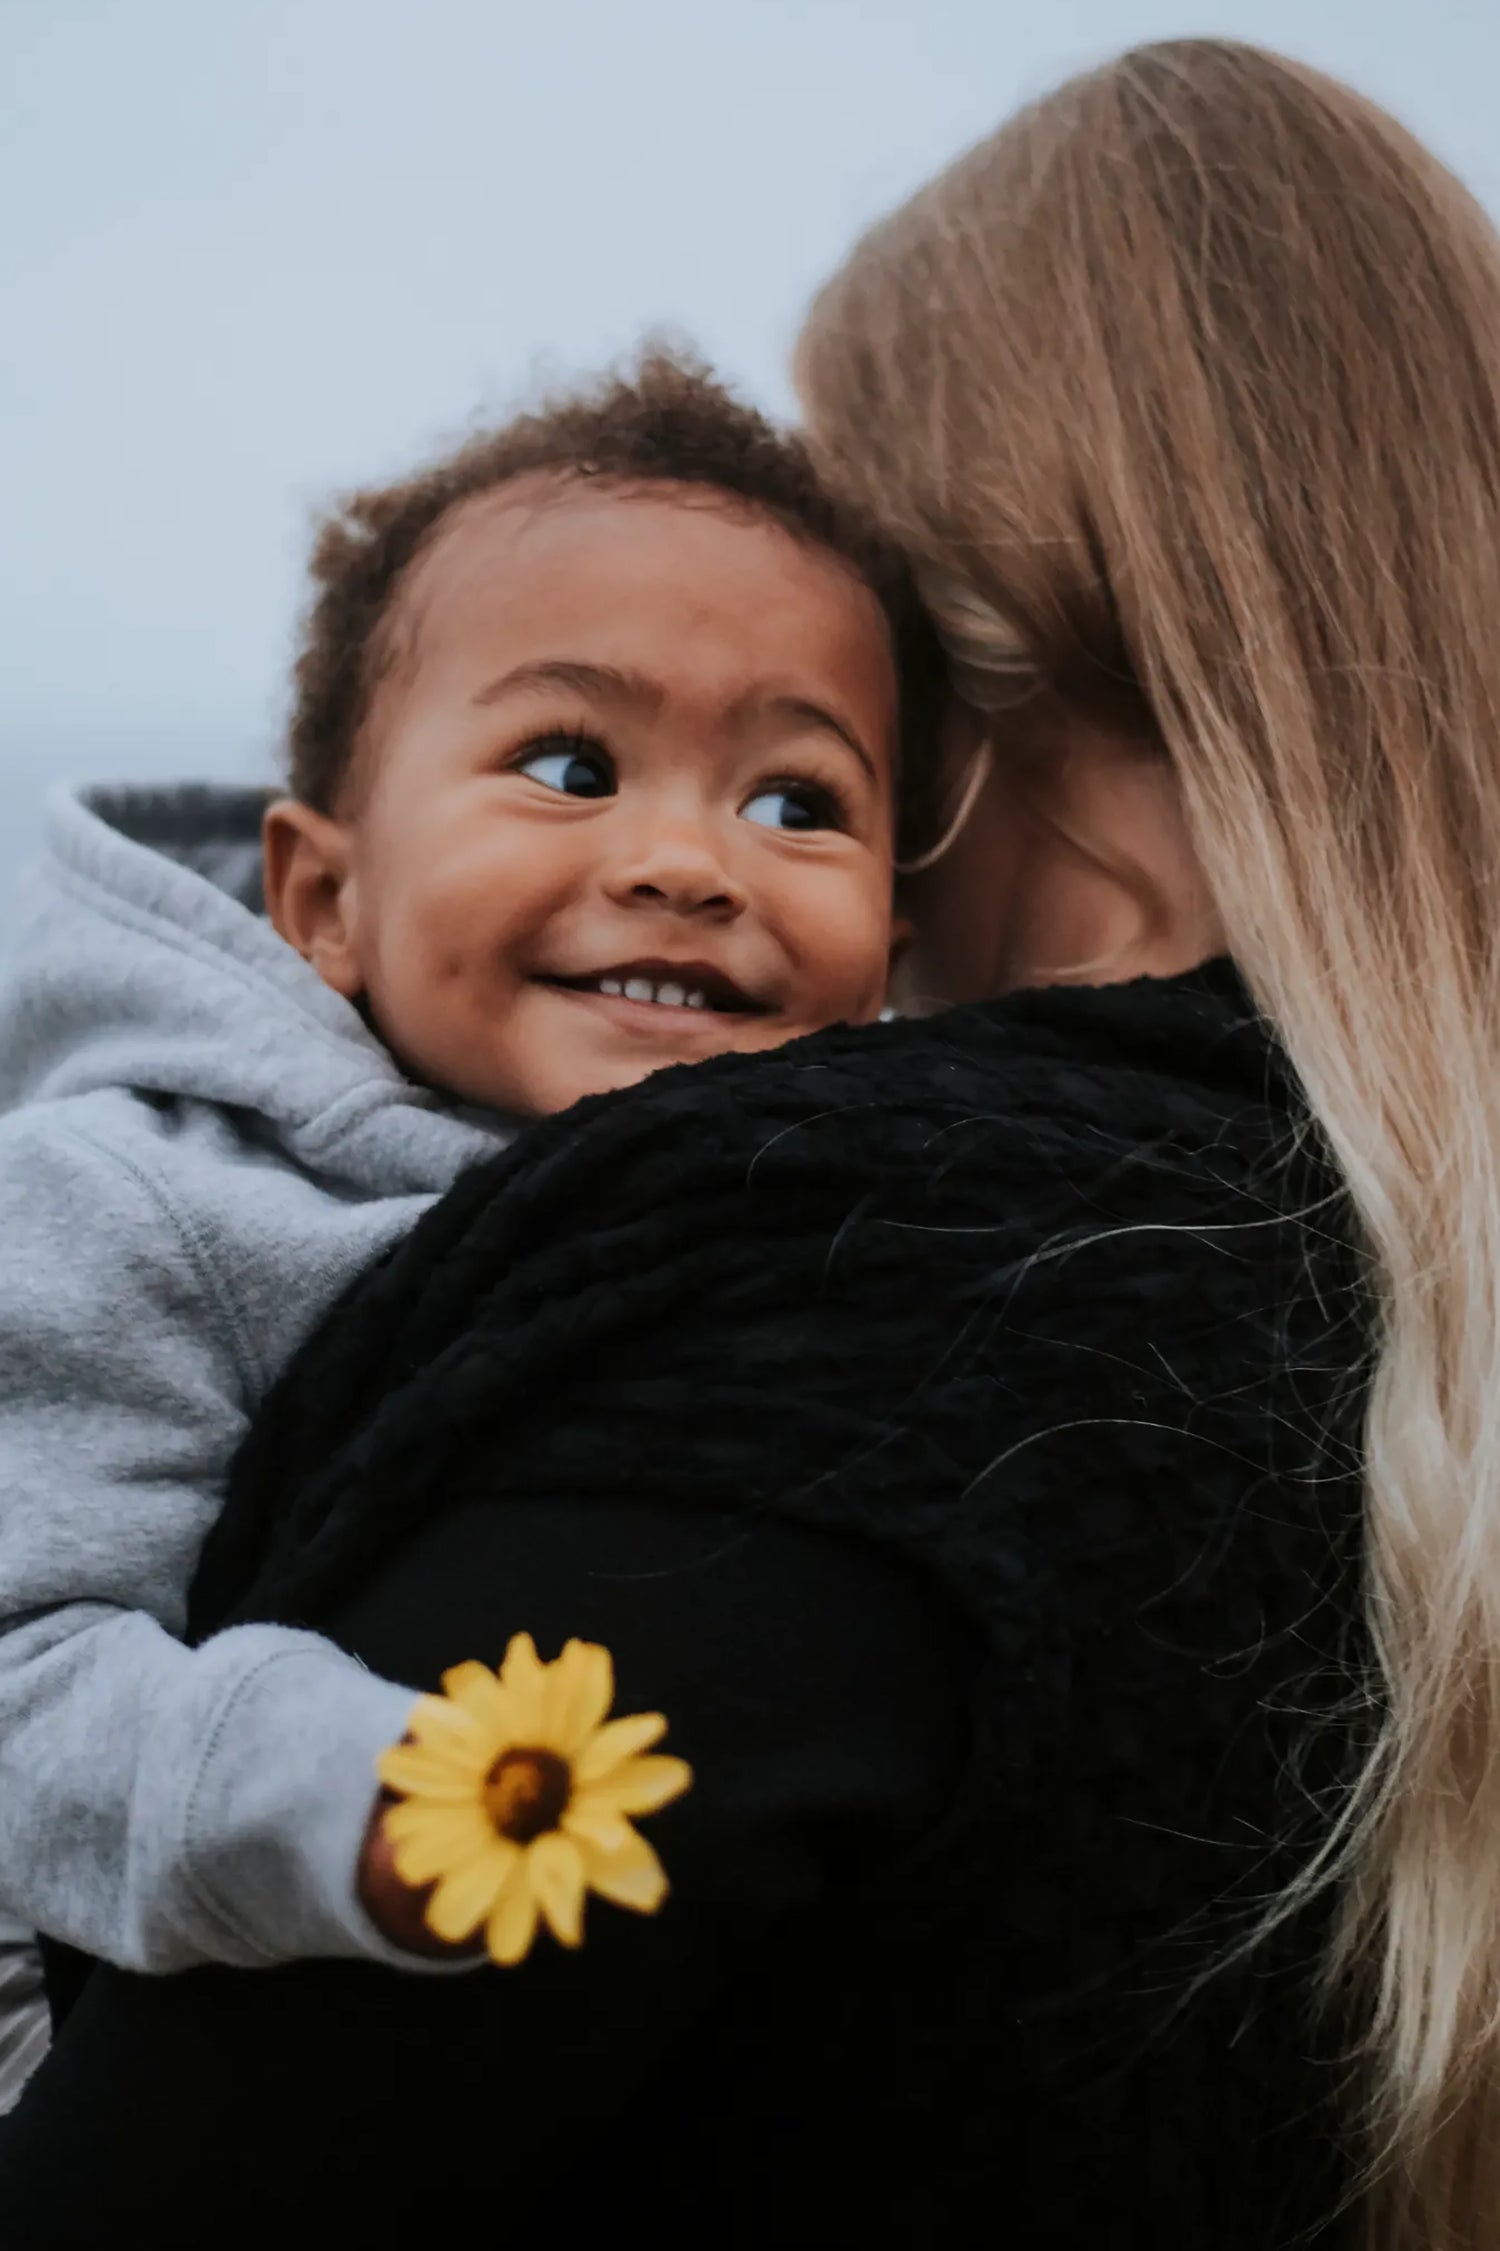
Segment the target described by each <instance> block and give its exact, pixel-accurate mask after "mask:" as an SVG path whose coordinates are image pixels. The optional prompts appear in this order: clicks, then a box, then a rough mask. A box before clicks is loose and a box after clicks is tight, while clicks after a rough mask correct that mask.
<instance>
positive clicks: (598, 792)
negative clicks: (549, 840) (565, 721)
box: [516, 735, 615, 797]
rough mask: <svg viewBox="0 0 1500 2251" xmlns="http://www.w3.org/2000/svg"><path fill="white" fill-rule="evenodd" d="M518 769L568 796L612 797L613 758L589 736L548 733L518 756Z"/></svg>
mask: <svg viewBox="0 0 1500 2251" xmlns="http://www.w3.org/2000/svg"><path fill="white" fill-rule="evenodd" d="M516 772H517V773H518V774H526V775H529V777H530V778H531V780H532V781H534V782H540V783H541V784H542V786H543V788H545V789H555V790H560V791H561V792H562V794H563V795H564V796H565V797H613V796H614V794H615V769H614V761H613V760H612V759H611V757H610V755H609V752H608V751H607V750H605V749H604V748H603V747H602V746H601V745H600V744H598V743H595V742H590V741H589V739H588V737H587V736H586V735H546V736H544V737H543V738H542V740H541V741H540V742H537V743H534V744H533V745H532V747H531V749H530V750H528V751H527V752H526V754H525V756H524V757H522V758H519V759H517V761H516Z"/></svg>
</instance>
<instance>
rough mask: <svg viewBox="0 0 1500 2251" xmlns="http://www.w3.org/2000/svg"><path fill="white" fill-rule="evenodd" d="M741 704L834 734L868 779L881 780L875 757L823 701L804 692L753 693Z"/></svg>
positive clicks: (778, 717) (843, 720)
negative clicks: (764, 694) (773, 694)
mask: <svg viewBox="0 0 1500 2251" xmlns="http://www.w3.org/2000/svg"><path fill="white" fill-rule="evenodd" d="M740 708H741V709H742V710H743V709H745V708H753V709H754V710H755V711H756V712H762V711H764V712H768V713H770V715H771V716H772V718H775V719H794V720H797V721H798V722H799V723H800V724H802V725H804V726H811V727H817V728H820V729H821V730H822V731H823V732H824V733H825V734H829V735H837V736H838V738H839V741H840V742H841V743H843V745H844V746H845V748H846V749H848V750H852V751H853V753H854V755H855V757H856V758H857V759H858V760H859V762H860V764H861V766H863V767H864V769H865V772H866V773H867V774H868V775H869V777H870V779H871V781H872V782H878V781H879V780H880V776H879V774H878V773H877V771H876V768H875V761H874V759H873V758H872V757H871V756H870V753H869V752H868V751H867V750H866V748H865V746H864V744H863V743H862V742H861V741H860V739H859V736H858V735H857V734H856V733H855V731H854V729H853V727H852V726H851V725H850V724H849V722H848V721H847V720H846V719H840V717H839V715H838V713H837V712H836V711H830V710H829V709H828V707H827V705H826V704H821V703H814V702H812V701H811V699H810V698H809V697H807V696H761V695H758V694H752V695H750V696H746V697H743V698H742V699H741V705H740Z"/></svg>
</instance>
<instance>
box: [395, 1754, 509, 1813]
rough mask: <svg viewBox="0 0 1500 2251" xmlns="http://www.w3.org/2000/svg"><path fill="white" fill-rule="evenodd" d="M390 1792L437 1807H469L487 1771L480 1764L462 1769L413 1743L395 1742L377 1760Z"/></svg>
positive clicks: (456, 1763) (456, 1764)
mask: <svg viewBox="0 0 1500 2251" xmlns="http://www.w3.org/2000/svg"><path fill="white" fill-rule="evenodd" d="M375 1772H376V1774H377V1775H378V1776H379V1777H380V1780H381V1781H382V1782H383V1783H384V1784H385V1786H386V1788H387V1789H388V1790H400V1791H402V1792H404V1793H405V1795H406V1796H407V1797H417V1798H426V1799H428V1800H429V1801H430V1802H431V1803H432V1804H434V1805H466V1804H468V1803H469V1802H470V1801H471V1800H473V1799H475V1798H477V1797H478V1795H479V1786H480V1783H481V1781H482V1779H483V1776H484V1768H483V1767H482V1766H481V1765H479V1764H478V1762H477V1761H470V1762H469V1763H468V1764H467V1765H464V1766H460V1765H459V1764H458V1762H457V1761H456V1760H453V1759H445V1758H442V1757H441V1756H439V1755H437V1754H435V1753H434V1752H432V1751H429V1750H426V1749H419V1748H418V1747H417V1746H416V1745H415V1744H412V1743H393V1744H392V1745H391V1747H390V1749H389V1750H388V1751H382V1752H381V1754H380V1756H379V1758H378V1759H377V1760H376V1761H375Z"/></svg>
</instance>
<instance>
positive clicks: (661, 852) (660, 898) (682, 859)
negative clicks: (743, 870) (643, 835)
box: [609, 830, 745, 916]
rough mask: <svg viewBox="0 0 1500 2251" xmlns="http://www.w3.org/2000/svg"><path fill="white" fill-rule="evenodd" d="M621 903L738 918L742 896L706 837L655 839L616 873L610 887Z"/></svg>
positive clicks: (679, 835) (681, 832) (679, 834)
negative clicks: (735, 916)
mask: <svg viewBox="0 0 1500 2251" xmlns="http://www.w3.org/2000/svg"><path fill="white" fill-rule="evenodd" d="M609 888H610V890H611V892H612V893H613V895H614V897H615V898H616V899H617V900H619V901H620V903H621V904H625V903H627V902H628V903H631V904H634V905H636V906H653V907H666V908H669V909H670V910H671V911H672V912H673V913H675V914H700V915H701V914H715V915H723V916H729V915H735V914H738V913H739V912H740V911H741V910H742V908H743V907H744V904H745V900H744V894H743V891H742V890H741V888H740V886H739V884H738V883H737V882H736V881H735V879H734V877H733V875H732V874H731V873H730V871H729V869H728V868H727V867H726V866H725V864H724V859H723V856H722V854H720V853H718V852H716V851H715V850H714V849H713V846H712V844H711V842H710V841H709V839H708V838H707V837H706V836H704V835H699V834H690V833H688V832H687V831H685V830H678V831H677V832H676V833H675V834H672V835H657V836H656V837H654V838H652V839H651V840H650V841H649V842H648V843H647V844H646V845H645V846H644V847H643V848H642V849H641V850H640V851H639V852H637V853H634V854H632V855H631V856H630V857H629V858H628V859H627V860H626V861H624V863H623V864H622V865H621V866H620V867H619V868H618V869H617V870H616V874H615V879H614V881H613V882H612V883H611V884H610V886H609Z"/></svg>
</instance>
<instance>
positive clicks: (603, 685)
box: [474, 657, 880, 783]
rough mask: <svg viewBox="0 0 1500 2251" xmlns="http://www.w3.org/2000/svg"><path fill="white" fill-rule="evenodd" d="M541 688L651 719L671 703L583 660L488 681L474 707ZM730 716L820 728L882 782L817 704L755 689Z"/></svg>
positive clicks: (521, 668)
mask: <svg viewBox="0 0 1500 2251" xmlns="http://www.w3.org/2000/svg"><path fill="white" fill-rule="evenodd" d="M537 688H569V689H571V690H572V691H573V693H574V694H575V695H581V696H591V697H593V698H594V699H595V701H597V702H600V703H615V704H624V705H627V706H628V707H629V708H630V709H631V710H633V711H643V712H647V713H652V712H657V711H660V709H661V707H662V705H663V704H664V703H665V702H666V700H667V691H666V689H665V688H664V687H663V686H662V685H661V682H660V681H659V680H653V679H652V678H651V677H650V675H649V673H645V672H632V671H631V670H630V669H629V667H628V666H625V665H618V664H591V663H587V662H585V660H584V659H582V658H580V657H537V658H534V659H533V660H532V661H531V663H529V664H518V665H516V666H515V667H514V669H513V670H512V671H510V672H502V673H501V674H500V676H499V678H498V679H495V680H490V681H487V682H486V684H485V685H484V687H482V688H481V689H480V690H479V691H478V693H477V694H476V695H475V697H474V701H475V703H476V704H490V703H498V702H499V701H500V699H501V697H503V696H509V695H524V694H526V693H527V691H528V690H531V689H537ZM726 716H727V718H728V719H729V721H730V723H731V725H736V724H738V723H739V722H741V721H742V720H744V719H746V718H760V717H762V716H769V717H771V718H773V719H790V720H794V721H796V722H797V723H798V724H799V725H801V726H812V727H817V728H820V729H822V730H823V731H824V732H825V733H827V734H831V735H837V736H838V738H839V741H840V742H841V743H843V744H844V745H845V747H846V749H849V750H852V751H853V753H854V755H855V757H856V758H857V759H858V760H859V762H860V764H861V766H863V767H864V769H865V771H866V773H868V775H869V777H870V779H871V781H872V782H876V783H878V782H879V780H880V775H879V773H878V771H877V769H876V765H875V761H874V759H873V758H872V757H871V756H870V753H869V752H868V750H866V748H865V746H864V744H863V743H862V742H861V741H860V739H859V736H858V734H857V733H856V732H855V730H854V728H853V727H852V726H851V725H850V724H849V722H848V721H847V720H846V719H841V718H840V717H839V715H838V713H837V712H834V711H830V710H829V709H828V707H827V705H826V704H821V703H814V702H813V701H812V700H811V699H810V698H809V697H807V696H798V695H778V694H771V695H766V694H765V693H764V692H763V691H762V690H761V689H759V688H751V689H749V690H748V691H747V692H746V693H745V694H744V695H742V696H738V697H736V699H735V701H734V703H733V704H731V706H730V707H729V710H728V712H727V714H726Z"/></svg>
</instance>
